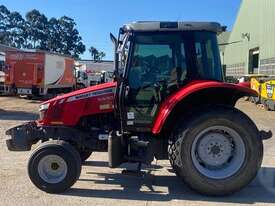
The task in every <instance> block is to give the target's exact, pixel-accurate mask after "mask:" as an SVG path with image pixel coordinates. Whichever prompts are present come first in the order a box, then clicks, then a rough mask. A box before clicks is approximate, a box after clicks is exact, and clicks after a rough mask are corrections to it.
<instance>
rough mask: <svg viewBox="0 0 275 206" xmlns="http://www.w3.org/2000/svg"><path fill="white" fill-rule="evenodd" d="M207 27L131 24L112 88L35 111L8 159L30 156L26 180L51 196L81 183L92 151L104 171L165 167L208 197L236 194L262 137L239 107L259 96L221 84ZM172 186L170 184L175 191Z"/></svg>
mask: <svg viewBox="0 0 275 206" xmlns="http://www.w3.org/2000/svg"><path fill="white" fill-rule="evenodd" d="M222 31H223V29H222V27H221V26H220V24H218V23H211V22H209V23H208V22H135V23H130V24H127V25H125V26H123V27H122V28H121V29H120V32H119V37H118V39H116V38H115V37H114V36H113V35H111V39H112V41H113V43H114V45H115V61H114V67H115V81H114V82H109V83H104V84H100V85H96V86H91V87H88V88H85V89H82V90H78V91H74V92H72V93H69V94H65V95H63V96H58V97H56V98H53V99H51V100H49V101H46V102H44V103H42V104H41V105H40V110H39V111H40V119H39V120H37V121H35V122H30V123H26V124H24V125H20V126H17V127H15V128H11V129H9V130H8V131H7V132H6V134H7V135H9V136H10V138H9V139H8V140H7V146H8V149H9V150H11V151H27V150H31V146H32V145H33V144H35V143H37V142H38V141H40V140H41V141H42V142H43V143H42V144H41V145H40V146H38V147H37V148H36V149H35V150H34V151H33V152H32V155H31V157H30V159H29V163H28V173H29V177H30V179H31V181H32V182H33V183H34V184H35V185H36V186H37V187H38V188H39V189H41V190H43V191H46V192H49V193H59V192H63V191H65V190H66V189H68V188H69V187H71V186H72V185H73V184H74V183H75V182H76V181H77V179H78V178H79V175H80V173H81V164H82V162H83V161H85V159H87V158H88V157H89V156H90V155H91V153H92V152H93V151H102V152H107V151H108V155H109V166H110V167H111V168H114V167H118V166H119V165H120V164H122V163H125V162H129V163H137V164H138V170H140V169H141V167H140V166H141V164H150V163H151V162H152V161H153V159H154V158H156V159H158V160H165V159H169V160H170V163H171V166H172V168H173V170H174V172H175V173H176V174H177V176H178V177H180V178H181V179H182V180H183V181H184V182H185V183H186V184H187V185H188V186H190V187H191V188H192V189H194V190H196V191H198V192H200V193H202V194H206V195H228V194H231V193H233V192H236V191H239V190H240V189H241V188H243V187H244V186H246V185H247V184H248V183H250V182H251V181H252V180H253V178H254V177H255V176H256V174H257V171H258V170H259V168H260V166H261V162H262V158H263V144H262V138H263V134H265V133H264V132H263V131H259V130H258V128H257V127H256V125H255V124H254V122H253V121H252V120H251V119H250V118H249V117H248V116H247V115H246V114H244V113H243V112H241V111H239V110H238V109H236V108H235V107H234V106H235V103H236V102H237V101H238V99H239V98H241V97H243V96H253V95H257V93H256V92H255V91H253V90H251V89H250V88H247V87H243V86H239V85H236V84H229V83H224V80H223V73H222V68H221V63H220V55H219V49H218V44H217V37H216V35H217V33H220V32H222ZM175 186H176V185H175Z"/></svg>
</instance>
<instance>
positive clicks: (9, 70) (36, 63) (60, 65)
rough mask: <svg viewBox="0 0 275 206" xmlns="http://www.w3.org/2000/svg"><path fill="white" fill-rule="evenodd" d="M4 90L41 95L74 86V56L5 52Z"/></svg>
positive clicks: (66, 90) (32, 52)
mask: <svg viewBox="0 0 275 206" xmlns="http://www.w3.org/2000/svg"><path fill="white" fill-rule="evenodd" d="M5 68H6V69H5V73H6V77H5V93H8V94H18V95H28V96H44V95H56V94H58V93H65V92H70V91H72V90H73V88H74V87H75V84H76V82H75V76H74V59H72V58H71V57H68V56H63V55H60V54H55V53H49V52H45V51H39V50H38V51H8V52H7V53H6V66H5Z"/></svg>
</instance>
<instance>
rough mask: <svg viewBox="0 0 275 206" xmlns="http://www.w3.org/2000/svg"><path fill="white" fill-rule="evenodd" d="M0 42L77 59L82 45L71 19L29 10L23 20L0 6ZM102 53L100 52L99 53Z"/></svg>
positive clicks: (81, 50) (17, 14) (81, 51)
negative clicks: (47, 15)
mask: <svg viewBox="0 0 275 206" xmlns="http://www.w3.org/2000/svg"><path fill="white" fill-rule="evenodd" d="M0 43H1V44H6V45H9V46H14V47H18V48H29V49H41V50H46V51H53V52H57V53H61V54H67V55H71V56H73V57H76V58H78V57H79V55H80V54H83V53H84V51H85V49H86V48H85V45H84V44H83V42H82V38H81V36H80V34H79V32H78V30H77V28H76V23H75V21H74V20H73V19H72V18H69V17H67V16H63V17H61V18H59V19H56V18H51V19H50V20H48V18H47V17H46V16H45V15H44V14H42V13H40V12H39V11H38V10H35V9H34V10H31V11H29V12H28V13H27V14H26V18H25V19H24V18H23V17H22V16H21V15H20V13H18V12H10V11H9V10H8V9H7V8H6V7H5V6H4V5H0ZM101 55H102V54H101Z"/></svg>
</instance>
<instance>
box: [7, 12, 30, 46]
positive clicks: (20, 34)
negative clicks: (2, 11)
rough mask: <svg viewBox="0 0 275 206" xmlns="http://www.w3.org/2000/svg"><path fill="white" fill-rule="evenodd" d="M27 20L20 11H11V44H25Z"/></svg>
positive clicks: (9, 26)
mask: <svg viewBox="0 0 275 206" xmlns="http://www.w3.org/2000/svg"><path fill="white" fill-rule="evenodd" d="M25 28H26V22H25V20H24V19H23V17H22V16H21V15H20V14H19V13H18V12H11V13H10V15H9V25H8V32H9V41H10V46H13V47H17V48H22V47H24V45H25V40H26V36H25Z"/></svg>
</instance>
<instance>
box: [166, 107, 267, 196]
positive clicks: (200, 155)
mask: <svg viewBox="0 0 275 206" xmlns="http://www.w3.org/2000/svg"><path fill="white" fill-rule="evenodd" d="M193 116H194V117H193V118H191V119H190V120H189V123H188V124H187V125H186V126H183V127H181V121H179V122H178V124H177V127H176V129H175V132H174V136H173V137H172V138H171V139H176V140H177V142H176V143H175V144H174V145H175V147H176V148H175V149H174V151H175V152H174V154H173V155H174V157H175V159H176V160H177V161H174V165H172V167H173V168H176V174H177V175H178V176H179V177H181V178H182V179H183V180H184V182H185V183H186V184H187V185H188V186H189V187H190V188H192V189H194V190H195V191H197V192H199V193H202V194H205V195H214V196H220V195H229V194H232V193H234V192H237V191H239V190H240V189H242V188H243V187H245V186H246V185H247V184H249V183H250V182H251V181H252V180H253V179H254V177H255V176H256V174H257V171H258V170H259V168H260V166H261V162H262V158H263V144H262V140H261V139H260V138H259V135H258V133H259V132H258V129H257V127H256V126H255V124H254V123H253V122H252V121H251V120H250V118H249V117H248V116H247V115H245V114H244V113H242V112H241V111H239V110H237V109H235V108H227V107H221V106H217V107H215V108H208V109H205V110H204V111H201V112H198V113H196V114H194V115H193ZM182 121H186V119H185V120H184V119H182Z"/></svg>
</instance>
